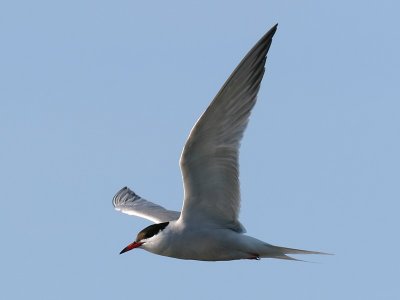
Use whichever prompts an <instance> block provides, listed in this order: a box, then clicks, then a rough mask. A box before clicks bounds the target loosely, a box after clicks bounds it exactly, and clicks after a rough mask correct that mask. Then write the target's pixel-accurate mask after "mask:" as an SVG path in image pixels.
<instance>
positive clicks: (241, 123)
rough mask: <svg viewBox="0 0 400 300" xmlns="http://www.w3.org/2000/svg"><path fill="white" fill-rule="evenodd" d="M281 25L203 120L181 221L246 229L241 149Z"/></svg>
mask: <svg viewBox="0 0 400 300" xmlns="http://www.w3.org/2000/svg"><path fill="white" fill-rule="evenodd" d="M276 28H277V25H275V26H274V27H273V28H271V30H269V31H268V32H267V33H266V34H265V35H264V36H263V37H262V38H261V39H260V40H259V41H258V42H257V44H256V45H255V46H254V47H253V48H252V49H251V50H250V52H249V53H248V54H247V55H246V56H245V58H244V59H243V60H242V61H241V62H240V64H239V65H238V66H237V68H236V69H235V70H234V72H233V73H232V75H231V76H230V77H229V78H228V80H227V81H226V82H225V84H224V85H223V87H222V88H221V90H220V91H219V92H218V94H217V96H216V97H215V98H214V100H213V101H212V102H211V104H210V105H209V107H208V108H207V109H206V111H205V112H204V113H203V115H202V116H201V117H200V119H199V120H198V121H197V123H196V124H195V126H194V127H193V129H192V130H191V132H190V135H189V138H188V140H187V142H186V145H185V147H184V149H183V152H182V155H181V159H180V165H181V171H182V177H183V183H184V191H185V196H184V203H183V208H182V215H181V220H182V221H183V222H196V223H201V222H203V223H207V224H215V225H218V226H224V227H227V228H231V229H233V230H237V231H242V230H243V227H242V226H241V225H240V223H239V221H238V214H239V207H240V189H239V165H238V156H239V147H240V141H241V139H242V136H243V132H244V130H245V129H246V126H247V123H248V121H249V117H250V112H251V109H252V108H253V106H254V104H255V103H256V98H257V93H258V90H259V88H260V83H261V80H262V78H263V75H264V70H265V67H264V65H265V62H266V55H267V52H268V50H269V47H270V45H271V42H272V37H273V35H274V33H275V31H276Z"/></svg>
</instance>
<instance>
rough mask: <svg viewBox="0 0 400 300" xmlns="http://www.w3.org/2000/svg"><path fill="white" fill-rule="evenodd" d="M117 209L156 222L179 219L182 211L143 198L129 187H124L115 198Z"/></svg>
mask: <svg viewBox="0 0 400 300" xmlns="http://www.w3.org/2000/svg"><path fill="white" fill-rule="evenodd" d="M112 202H113V205H114V207H115V209H116V210H118V211H121V212H123V213H125V214H128V215H131V216H137V217H141V218H145V219H148V220H150V221H152V222H154V223H162V222H169V221H172V220H177V219H179V216H180V212H178V211H172V210H167V209H165V208H164V207H162V206H160V205H158V204H155V203H153V202H150V201H148V200H145V199H143V198H142V197H140V196H138V195H137V194H135V193H134V192H133V191H132V190H130V189H129V188H127V187H124V188H122V189H121V190H120V191H119V192H118V193H116V194H115V196H114V198H113V201H112Z"/></svg>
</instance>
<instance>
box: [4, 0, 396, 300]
mask: <svg viewBox="0 0 400 300" xmlns="http://www.w3.org/2000/svg"><path fill="white" fill-rule="evenodd" d="M399 6H400V5H399V4H398V2H396V1H330V2H326V1H324V2H323V1H246V2H243V1H208V0H206V1H201V2H195V1H151V2H149V3H146V2H145V1H140V2H139V1H40V0H39V1H7V2H6V1H4V2H2V4H0V36H1V47H0V54H1V55H0V86H1V87H0V103H1V107H0V137H1V145H2V147H0V165H1V168H0V182H1V197H2V199H3V201H2V203H3V206H2V209H1V211H0V230H1V237H2V247H1V250H0V251H1V271H0V277H1V278H0V280H1V282H2V288H1V290H0V298H2V299H26V298H29V299H71V298H73V299H110V298H112V299H139V298H144V297H146V298H147V299H155V298H163V299H164V298H165V299H171V298H172V297H173V298H174V299H189V298H190V299H217V298H220V299H228V298H229V299H244V297H245V298H246V299H249V298H250V299H309V300H310V299H325V300H327V299H396V298H398V297H399V296H400V287H399V285H398V278H399V277H400V263H399V258H398V252H399V251H400V242H399V239H398V237H397V236H398V228H400V227H399V226H400V222H399V218H398V212H399V210H400V206H399V199H400V189H399V178H400V171H399V170H400V159H399V153H400V142H399V134H400V120H399V111H400V86H399V69H400V58H399V53H400V31H399V28H400V20H399V18H398V11H399V10H400V7H399ZM277 22H278V23H279V27H278V31H277V33H276V35H275V38H274V41H273V44H272V47H271V49H270V53H269V58H268V62H267V72H266V76H265V77H264V80H263V83H262V86H261V91H260V93H259V101H258V103H257V105H256V107H255V109H254V111H253V114H252V118H251V122H250V125H249V127H248V130H247V131H246V134H245V137H244V140H243V143H242V148H241V158H240V163H241V187H242V210H241V221H242V223H243V224H244V225H245V226H246V228H247V231H248V234H250V235H252V236H255V237H257V238H260V239H262V240H264V241H267V242H270V243H273V244H277V245H282V246H288V247H296V248H302V249H310V250H321V251H326V252H332V253H335V254H336V255H335V256H332V257H325V256H324V257H312V258H310V257H308V259H310V260H312V261H314V262H318V263H317V264H313V263H298V262H288V261H280V260H269V259H263V260H261V261H235V262H222V263H206V262H196V261H180V260H175V259H170V258H165V257H161V256H155V255H152V254H149V253H147V252H145V251H139V250H138V251H132V252H129V253H126V254H124V255H122V256H120V255H118V253H119V251H120V250H121V249H122V248H123V247H124V246H126V245H127V244H128V243H129V242H131V241H132V240H133V239H134V238H135V236H136V233H137V232H138V231H139V230H141V229H142V228H143V227H145V226H147V225H148V224H149V223H148V222H147V221H146V220H141V219H137V218H133V217H129V216H126V215H123V214H120V213H118V212H116V211H114V210H113V208H112V205H111V198H112V197H113V195H114V194H115V192H117V191H118V190H119V189H120V188H121V187H123V186H125V185H128V186H129V187H131V188H132V189H133V190H135V191H136V192H137V193H138V194H139V195H141V196H143V197H145V198H148V199H150V200H153V201H155V202H158V203H160V204H162V205H164V206H166V207H168V208H171V209H177V210H178V209H180V207H181V202H182V195H183V192H182V183H181V175H180V170H179V166H178V159H179V155H180V152H181V149H182V147H183V145H184V142H185V140H186V137H187V135H188V133H189V130H190V129H191V127H192V125H193V124H194V122H195V121H196V120H197V118H198V117H199V116H200V114H201V113H202V111H203V110H204V109H205V108H206V107H207V105H208V103H209V102H210V101H211V99H212V98H213V97H214V95H215V94H216V93H217V91H218V90H219V88H220V86H221V85H222V84H223V82H224V81H225V79H226V78H227V77H228V76H229V74H230V73H231V71H232V70H233V69H234V68H235V66H236V65H237V63H238V62H239V61H240V60H241V58H242V57H243V56H244V55H245V53H246V52H247V51H248V50H249V49H250V48H251V47H252V46H253V44H254V43H255V42H256V41H257V40H258V39H259V38H260V37H261V36H262V35H263V34H264V33H265V32H266V31H267V30H268V29H269V28H270V27H271V26H272V25H274V24H275V23H277Z"/></svg>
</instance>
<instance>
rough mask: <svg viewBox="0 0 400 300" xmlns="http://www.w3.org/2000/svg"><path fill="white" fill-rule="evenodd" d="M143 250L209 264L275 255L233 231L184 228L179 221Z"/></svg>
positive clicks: (169, 226) (146, 244) (258, 242)
mask: <svg viewBox="0 0 400 300" xmlns="http://www.w3.org/2000/svg"><path fill="white" fill-rule="evenodd" d="M142 248H143V249H145V250H147V251H149V252H152V253H154V254H159V255H163V256H169V257H174V258H180V259H193V260H207V261H220V260H235V259H257V258H259V257H260V256H261V257H271V256H273V254H274V253H273V251H274V250H273V248H274V246H271V245H268V244H266V243H264V242H262V241H260V240H257V239H255V238H253V237H250V236H247V235H244V234H241V233H237V232H235V231H232V230H230V229H226V228H219V229H217V228H209V227H192V226H185V225H182V224H180V222H179V221H172V222H170V224H169V225H168V226H167V227H166V228H165V230H163V231H161V232H160V233H159V234H157V235H156V236H154V237H152V238H150V239H148V240H147V241H146V242H145V243H144V244H143V246H142ZM260 254H261V255H260ZM275 254H277V253H275Z"/></svg>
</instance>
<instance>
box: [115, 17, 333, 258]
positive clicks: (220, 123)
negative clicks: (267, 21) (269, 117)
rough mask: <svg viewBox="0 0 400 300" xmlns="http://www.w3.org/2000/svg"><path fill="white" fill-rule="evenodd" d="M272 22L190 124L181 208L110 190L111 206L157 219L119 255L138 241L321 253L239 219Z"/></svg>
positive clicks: (154, 248)
mask: <svg viewBox="0 0 400 300" xmlns="http://www.w3.org/2000/svg"><path fill="white" fill-rule="evenodd" d="M277 26H278V24H276V25H275V26H274V27H272V28H271V29H270V30H269V31H268V32H267V33H266V34H265V35H264V36H263V37H262V38H261V39H260V40H259V41H258V42H257V43H256V44H255V46H254V47H253V48H252V49H251V50H250V51H249V53H248V54H247V55H246V56H245V57H244V58H243V60H242V61H241V62H240V64H239V65H238V66H237V67H236V69H235V70H234V71H233V73H232V74H231V75H230V77H229V78H228V80H227V81H226V82H225V84H224V85H223V86H222V88H221V90H220V91H219V92H218V94H217V95H216V96H215V98H214V100H213V101H212V102H211V104H210V105H209V106H208V108H207V109H206V111H205V112H204V113H203V114H202V116H201V117H200V119H199V120H198V121H197V122H196V124H195V125H194V127H193V128H192V130H191V132H190V134H189V137H188V139H187V141H186V144H185V146H184V149H183V152H182V154H181V157H180V167H181V171H182V177H183V184H184V201H183V207H182V211H181V212H178V211H172V210H167V209H165V208H164V207H162V206H160V205H157V204H155V203H153V202H150V201H148V200H145V199H143V198H142V197H140V196H138V195H137V194H136V193H134V192H133V191H132V190H130V189H129V188H128V187H124V188H122V189H121V190H120V191H119V192H118V193H117V194H116V195H115V196H114V198H113V205H114V207H115V209H116V210H118V211H121V212H123V213H126V214H128V215H134V216H138V217H142V218H145V219H148V220H150V221H152V222H154V223H155V224H153V225H150V226H148V227H146V228H144V229H143V230H142V231H140V232H139V233H138V234H137V237H136V239H135V241H134V242H132V243H131V244H129V245H128V246H126V247H125V248H124V249H123V250H122V251H121V252H120V254H122V253H124V252H127V251H130V250H132V249H135V248H141V249H144V250H147V251H149V252H152V253H154V254H158V255H163V256H169V257H174V258H179V259H191V260H202V261H226V260H236V259H260V258H263V257H269V258H278V259H290V260H297V259H295V258H292V257H290V256H288V255H287V254H325V253H323V252H317V251H307V250H300V249H293V248H286V247H279V246H275V245H272V244H268V243H265V242H263V241H261V240H258V239H256V238H254V237H251V236H248V235H246V234H245V229H244V227H243V225H242V224H241V223H240V222H239V220H238V216H239V206H240V189H239V164H238V158H239V147H240V141H241V139H242V137H243V133H244V131H245V129H246V126H247V123H248V121H249V117H250V112H251V110H252V108H253V107H254V105H255V103H256V99H257V93H258V91H259V89H260V83H261V80H262V78H263V75H264V72H265V62H266V59H267V53H268V50H269V48H270V46H271V42H272V37H273V36H274V34H275V32H276V30H277Z"/></svg>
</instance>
